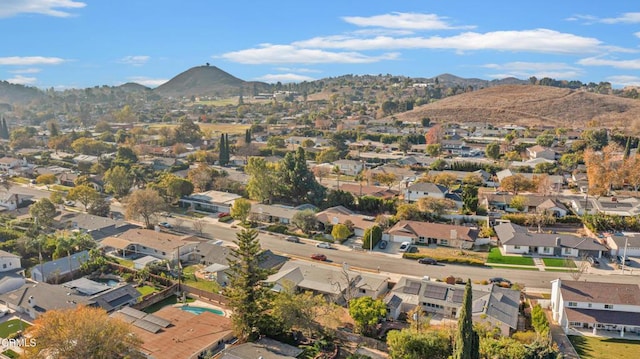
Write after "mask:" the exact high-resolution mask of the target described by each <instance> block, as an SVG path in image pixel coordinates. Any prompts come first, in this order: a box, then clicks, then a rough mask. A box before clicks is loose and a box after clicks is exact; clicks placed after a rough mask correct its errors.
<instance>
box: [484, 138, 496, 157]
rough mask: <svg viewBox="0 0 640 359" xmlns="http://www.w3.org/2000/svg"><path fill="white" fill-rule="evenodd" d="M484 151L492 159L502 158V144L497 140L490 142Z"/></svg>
mask: <svg viewBox="0 0 640 359" xmlns="http://www.w3.org/2000/svg"><path fill="white" fill-rule="evenodd" d="M484 153H485V154H486V155H487V157H489V158H491V159H492V160H497V159H498V158H500V145H499V144H498V143H497V142H492V143H489V144H488V145H487V147H486V148H485V150H484Z"/></svg>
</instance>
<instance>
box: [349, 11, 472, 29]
mask: <svg viewBox="0 0 640 359" xmlns="http://www.w3.org/2000/svg"><path fill="white" fill-rule="evenodd" d="M342 19H343V20H344V21H346V22H348V23H350V24H353V25H357V26H363V27H368V26H374V27H383V28H388V29H409V30H448V29H472V28H474V26H452V25H451V24H449V23H448V22H447V21H446V20H447V18H446V17H441V16H438V15H436V14H419V13H402V12H394V13H391V14H384V15H376V16H370V17H363V16H345V17H343V18H342Z"/></svg>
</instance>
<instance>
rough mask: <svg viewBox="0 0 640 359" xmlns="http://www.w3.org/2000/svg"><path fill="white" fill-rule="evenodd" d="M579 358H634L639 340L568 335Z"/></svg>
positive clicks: (639, 344)
mask: <svg viewBox="0 0 640 359" xmlns="http://www.w3.org/2000/svg"><path fill="white" fill-rule="evenodd" d="M569 340H570V341H571V343H572V344H573V347H574V348H576V351H577V352H578V355H579V356H580V358H581V359H632V358H633V359H635V358H637V357H638V353H640V341H637V340H624V339H612V338H596V337H587V336H569Z"/></svg>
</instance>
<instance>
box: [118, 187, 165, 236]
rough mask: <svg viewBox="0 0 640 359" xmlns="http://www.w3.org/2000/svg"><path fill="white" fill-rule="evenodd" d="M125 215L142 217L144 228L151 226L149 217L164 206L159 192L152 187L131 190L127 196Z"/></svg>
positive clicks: (133, 217) (129, 217)
mask: <svg viewBox="0 0 640 359" xmlns="http://www.w3.org/2000/svg"><path fill="white" fill-rule="evenodd" d="M126 203H127V206H126V210H125V215H126V217H127V218H128V219H138V218H142V220H143V221H144V226H145V227H146V228H152V226H151V218H152V217H153V216H155V215H156V214H158V213H160V212H162V211H163V210H164V209H165V208H166V203H165V201H164V200H163V199H162V197H161V196H160V193H158V191H156V190H155V189H152V188H147V189H139V190H136V191H133V192H132V193H131V194H130V195H129V196H128V197H127V201H126Z"/></svg>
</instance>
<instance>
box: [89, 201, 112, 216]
mask: <svg viewBox="0 0 640 359" xmlns="http://www.w3.org/2000/svg"><path fill="white" fill-rule="evenodd" d="M87 213H89V214H92V215H94V216H100V217H108V216H109V213H111V205H110V204H109V202H107V200H106V199H104V198H103V197H102V196H98V197H96V198H95V199H94V200H93V202H91V203H89V208H88V209H87Z"/></svg>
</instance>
